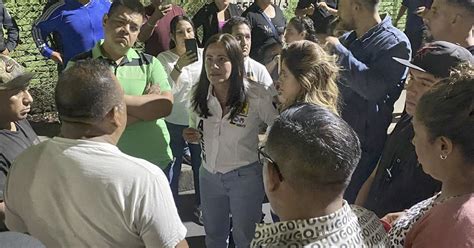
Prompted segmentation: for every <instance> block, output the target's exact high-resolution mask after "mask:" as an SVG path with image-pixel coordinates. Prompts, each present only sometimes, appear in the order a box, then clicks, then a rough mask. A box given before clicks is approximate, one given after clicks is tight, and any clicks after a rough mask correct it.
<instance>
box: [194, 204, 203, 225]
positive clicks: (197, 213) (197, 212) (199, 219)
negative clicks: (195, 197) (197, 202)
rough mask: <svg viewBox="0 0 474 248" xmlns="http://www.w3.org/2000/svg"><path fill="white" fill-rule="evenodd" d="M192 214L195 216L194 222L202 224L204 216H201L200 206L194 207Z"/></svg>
mask: <svg viewBox="0 0 474 248" xmlns="http://www.w3.org/2000/svg"><path fill="white" fill-rule="evenodd" d="M193 214H194V216H196V224H198V225H200V226H204V218H203V217H202V210H201V206H198V207H195V208H194V212H193Z"/></svg>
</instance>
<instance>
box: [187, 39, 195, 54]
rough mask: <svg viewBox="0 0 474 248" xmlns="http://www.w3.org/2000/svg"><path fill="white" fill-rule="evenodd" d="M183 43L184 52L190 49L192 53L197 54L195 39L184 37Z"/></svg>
mask: <svg viewBox="0 0 474 248" xmlns="http://www.w3.org/2000/svg"><path fill="white" fill-rule="evenodd" d="M184 45H185V46H186V52H188V51H192V52H193V53H194V54H197V42H196V39H185V40H184Z"/></svg>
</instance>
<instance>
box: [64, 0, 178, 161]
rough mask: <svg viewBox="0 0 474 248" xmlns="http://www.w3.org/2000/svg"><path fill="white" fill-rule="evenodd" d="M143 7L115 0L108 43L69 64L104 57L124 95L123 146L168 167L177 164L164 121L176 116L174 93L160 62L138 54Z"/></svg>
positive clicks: (127, 0) (107, 23) (106, 25)
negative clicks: (171, 114) (173, 161)
mask: <svg viewBox="0 0 474 248" xmlns="http://www.w3.org/2000/svg"><path fill="white" fill-rule="evenodd" d="M144 13H145V12H144V7H143V5H142V4H141V3H140V2H139V1H136V0H115V1H114V2H113V3H112V5H111V7H110V10H109V13H108V14H107V15H105V16H104V20H103V25H104V32H105V39H104V40H103V41H100V42H99V43H98V44H96V45H95V47H94V48H93V49H92V50H91V51H88V52H86V53H82V54H79V55H77V56H76V57H74V58H72V59H71V61H70V62H69V64H68V67H69V66H71V64H72V63H74V61H78V60H81V59H86V58H103V59H106V60H107V61H109V62H110V65H111V67H112V70H113V72H114V73H115V75H116V77H117V78H118V80H119V82H120V84H121V85H122V87H123V89H124V92H125V94H126V95H125V102H126V104H127V114H128V122H127V128H126V130H125V132H124V133H123V135H122V137H121V138H120V141H119V143H118V145H117V146H118V147H119V148H120V150H122V151H123V152H124V153H126V154H128V155H131V156H134V157H138V158H142V159H145V160H148V161H149V162H151V163H154V164H156V165H158V166H159V167H160V168H162V169H166V168H167V167H168V166H169V165H170V164H171V161H172V158H173V157H172V153H171V149H170V147H169V140H170V137H169V133H168V130H167V128H166V124H165V122H164V120H163V119H162V117H165V116H167V115H169V114H170V113H171V108H172V106H173V94H172V93H171V87H170V85H169V83H168V78H167V75H166V73H165V71H164V69H163V67H162V66H161V64H160V62H159V61H158V60H157V59H156V58H154V57H153V56H151V55H148V54H144V53H142V52H138V51H136V50H134V49H133V48H132V47H133V45H134V44H135V41H136V40H137V36H138V33H139V32H140V27H141V26H142V24H143V22H144V20H145V19H144Z"/></svg>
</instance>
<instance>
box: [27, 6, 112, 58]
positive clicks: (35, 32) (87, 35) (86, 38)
mask: <svg viewBox="0 0 474 248" xmlns="http://www.w3.org/2000/svg"><path fill="white" fill-rule="evenodd" d="M109 8H110V1H109V0H90V2H89V3H88V4H86V5H82V4H81V3H79V2H78V1H76V0H63V1H59V2H57V3H56V4H53V5H51V6H50V7H49V8H48V9H47V10H46V11H45V12H44V13H43V15H41V17H40V18H39V19H38V20H37V21H36V22H35V24H34V25H33V29H32V31H31V32H32V36H33V39H34V41H35V43H36V46H37V47H38V48H39V50H40V52H41V54H42V55H43V56H45V57H47V58H50V57H51V54H52V53H53V49H51V47H49V45H48V44H47V42H46V39H47V37H48V35H49V34H50V33H52V32H57V33H58V34H59V36H60V39H61V43H62V44H61V45H62V47H63V51H57V52H60V53H61V54H62V56H63V63H64V65H66V64H67V62H68V61H69V60H70V59H71V58H72V57H74V56H76V55H77V54H80V53H83V52H86V51H89V50H91V49H92V47H94V45H95V44H96V42H97V41H99V40H100V39H102V38H103V37H104V32H103V29H102V18H103V17H104V15H105V14H107V12H108V11H109Z"/></svg>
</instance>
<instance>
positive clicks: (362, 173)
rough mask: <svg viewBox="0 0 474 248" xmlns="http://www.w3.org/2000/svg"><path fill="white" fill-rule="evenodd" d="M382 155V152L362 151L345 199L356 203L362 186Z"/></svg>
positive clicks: (350, 202)
mask: <svg viewBox="0 0 474 248" xmlns="http://www.w3.org/2000/svg"><path fill="white" fill-rule="evenodd" d="M380 155H381V152H372V153H369V152H365V151H362V157H361V158H360V161H359V164H358V165H357V168H356V169H355V171H354V173H353V174H352V179H351V182H350V183H349V186H348V187H347V189H346V192H345V193H344V199H345V200H346V201H347V202H348V203H349V204H354V202H355V200H356V197H357V194H358V193H359V190H360V188H362V185H363V184H364V183H365V181H366V180H367V178H369V176H370V174H371V173H372V171H373V170H374V169H375V166H376V165H377V162H378V160H379V157H380Z"/></svg>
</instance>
